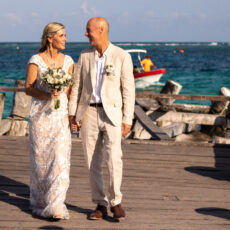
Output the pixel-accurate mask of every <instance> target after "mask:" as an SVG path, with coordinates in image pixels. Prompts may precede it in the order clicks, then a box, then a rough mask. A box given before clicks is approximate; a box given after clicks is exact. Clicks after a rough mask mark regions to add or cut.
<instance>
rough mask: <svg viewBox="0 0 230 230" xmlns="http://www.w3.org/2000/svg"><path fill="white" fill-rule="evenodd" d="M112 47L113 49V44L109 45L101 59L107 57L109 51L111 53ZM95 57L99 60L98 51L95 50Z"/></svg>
mask: <svg viewBox="0 0 230 230" xmlns="http://www.w3.org/2000/svg"><path fill="white" fill-rule="evenodd" d="M110 47H111V43H109V45H108V47H107V48H106V50H105V51H104V53H103V55H102V56H101V58H103V57H107V55H108V51H109V49H110ZM95 56H96V58H98V51H97V50H96V49H95Z"/></svg>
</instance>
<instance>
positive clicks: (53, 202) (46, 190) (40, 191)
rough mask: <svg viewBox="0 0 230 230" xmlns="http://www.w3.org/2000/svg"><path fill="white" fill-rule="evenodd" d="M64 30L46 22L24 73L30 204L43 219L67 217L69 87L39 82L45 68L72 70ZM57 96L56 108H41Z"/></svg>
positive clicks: (69, 138)
mask: <svg viewBox="0 0 230 230" xmlns="http://www.w3.org/2000/svg"><path fill="white" fill-rule="evenodd" d="M65 44H66V31H65V28H64V26H63V25H62V24H60V23H55V22H52V23H49V24H48V25H47V26H46V27H45V28H44V31H43V35H42V41H41V48H40V50H39V53H38V54H35V55H33V56H32V57H31V58H30V60H29V62H28V68H27V74H26V94H27V95H30V96H32V97H33V101H32V105H31V110H30V124H29V132H30V134H29V137H30V206H31V209H32V213H33V214H35V215H38V216H42V217H45V218H54V219H69V213H68V210H67V208H66V206H65V204H64V201H65V198H66V192H67V189H68V187H69V171H70V153H71V133H70V128H69V121H68V110H67V106H68V95H69V91H70V87H66V89H65V90H63V91H61V92H58V91H56V90H52V89H51V88H49V87H48V86H47V85H46V84H44V83H42V81H41V79H40V76H41V75H42V74H43V73H44V72H46V70H47V69H48V68H50V69H54V68H59V67H61V68H62V70H64V71H66V72H69V73H71V74H72V73H73V64H74V62H73V60H72V58H71V57H70V56H68V55H64V54H62V53H61V52H60V50H63V49H65ZM55 97H56V98H57V97H59V98H60V101H61V103H60V108H58V109H56V110H54V109H48V110H47V109H45V108H47V105H48V104H50V100H51V98H55Z"/></svg>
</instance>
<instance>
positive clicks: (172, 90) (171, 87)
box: [158, 80, 182, 105]
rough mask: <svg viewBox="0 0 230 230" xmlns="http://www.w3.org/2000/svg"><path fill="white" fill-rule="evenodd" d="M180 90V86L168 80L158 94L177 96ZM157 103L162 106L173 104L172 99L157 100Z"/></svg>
mask: <svg viewBox="0 0 230 230" xmlns="http://www.w3.org/2000/svg"><path fill="white" fill-rule="evenodd" d="M181 89H182V85H180V84H179V83H177V82H175V81H172V80H168V81H167V82H166V83H165V86H164V87H163V88H162V90H161V91H160V94H161V93H163V94H179V93H180V91H181ZM158 101H159V103H160V104H162V105H172V104H173V102H174V99H158Z"/></svg>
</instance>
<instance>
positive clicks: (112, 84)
mask: <svg viewBox="0 0 230 230" xmlns="http://www.w3.org/2000/svg"><path fill="white" fill-rule="evenodd" d="M108 32H109V24H108V22H107V21H106V19H105V18H103V17H95V18H91V19H90V20H89V21H88V23H87V27H86V32H85V36H87V37H88V39H89V42H90V45H91V48H89V49H86V50H84V51H83V52H82V53H81V55H80V57H79V60H78V63H77V65H76V72H75V84H74V86H73V88H72V92H71V96H70V102H69V115H70V117H69V118H70V123H71V126H72V129H73V130H74V131H77V130H78V129H79V128H80V125H81V134H82V143H83V150H84V155H85V158H86V161H87V166H88V169H89V176H90V185H91V190H92V200H93V202H94V203H96V204H97V207H96V209H95V211H94V212H93V213H91V215H90V217H89V218H90V219H92V220H100V219H102V218H104V217H105V216H107V206H108V204H109V205H110V207H111V208H110V210H111V212H112V213H113V218H115V219H119V218H125V216H126V214H125V211H124V209H123V208H122V206H121V200H122V193H121V191H120V187H121V181H122V168H123V165H122V150H121V136H124V137H125V136H126V135H127V134H128V133H129V131H130V129H131V125H132V119H133V113H134V101H135V86H134V78H133V64H132V60H131V56H130V55H129V54H128V53H127V52H125V51H124V50H123V49H121V48H119V47H117V46H115V45H113V44H112V43H110V41H109V40H108ZM103 154H104V157H105V160H106V163H107V166H108V170H109V197H108V198H107V196H106V195H105V193H104V187H103V176H102V160H103Z"/></svg>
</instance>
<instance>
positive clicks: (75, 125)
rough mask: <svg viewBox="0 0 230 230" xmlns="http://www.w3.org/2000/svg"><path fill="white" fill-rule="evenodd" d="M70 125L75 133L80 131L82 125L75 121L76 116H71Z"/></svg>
mask: <svg viewBox="0 0 230 230" xmlns="http://www.w3.org/2000/svg"><path fill="white" fill-rule="evenodd" d="M69 123H70V126H71V128H72V130H73V131H74V132H78V131H79V130H80V123H79V122H76V121H75V116H69Z"/></svg>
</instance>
